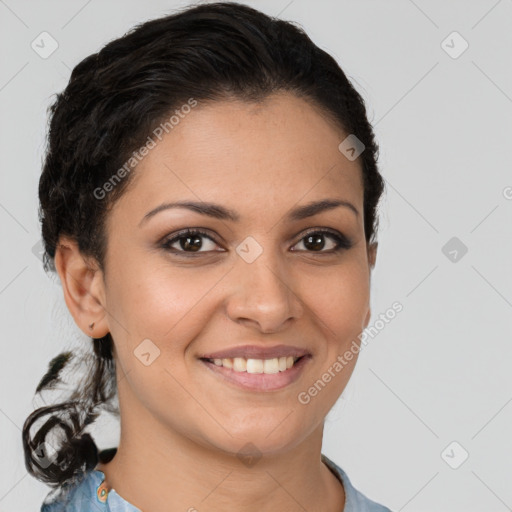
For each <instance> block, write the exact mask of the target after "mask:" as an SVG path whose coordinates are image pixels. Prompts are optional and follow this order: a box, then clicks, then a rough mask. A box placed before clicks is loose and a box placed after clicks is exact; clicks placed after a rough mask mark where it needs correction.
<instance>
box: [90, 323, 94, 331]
mask: <svg viewBox="0 0 512 512" xmlns="http://www.w3.org/2000/svg"><path fill="white" fill-rule="evenodd" d="M89 329H90V330H91V331H92V330H93V329H94V322H93V323H92V324H90V325H89Z"/></svg>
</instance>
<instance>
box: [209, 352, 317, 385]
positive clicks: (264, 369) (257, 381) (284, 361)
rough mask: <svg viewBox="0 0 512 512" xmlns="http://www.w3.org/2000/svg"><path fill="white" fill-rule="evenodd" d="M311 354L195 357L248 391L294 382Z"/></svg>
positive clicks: (225, 378) (224, 379)
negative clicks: (261, 356)
mask: <svg viewBox="0 0 512 512" xmlns="http://www.w3.org/2000/svg"><path fill="white" fill-rule="evenodd" d="M311 358H312V356H311V355H310V354H306V355H303V356H281V357H274V358H271V359H250V358H249V359H246V358H244V357H234V358H222V359H220V358H219V359H217V358H207V357H201V358H200V359H199V360H200V361H201V362H202V363H203V364H204V365H205V366H206V368H208V369H209V370H210V371H211V372H213V374H214V375H216V376H217V377H218V378H221V379H222V380H223V381H224V382H227V383H229V384H231V385H235V386H236V387H238V388H242V389H246V390H251V391H277V390H279V389H283V388H285V387H286V386H288V385H290V384H291V383H293V382H294V381H296V380H297V379H298V378H299V376H300V375H301V373H302V372H303V371H304V367H305V366H306V365H307V364H308V362H309V361H310V360H311Z"/></svg>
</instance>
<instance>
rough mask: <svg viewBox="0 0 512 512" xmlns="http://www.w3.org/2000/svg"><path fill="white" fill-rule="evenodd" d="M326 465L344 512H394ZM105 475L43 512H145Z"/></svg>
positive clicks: (49, 502) (89, 476)
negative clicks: (338, 485) (107, 484)
mask: <svg viewBox="0 0 512 512" xmlns="http://www.w3.org/2000/svg"><path fill="white" fill-rule="evenodd" d="M322 461H323V462H324V463H325V464H326V465H327V467H328V468H329V469H330V470H331V471H332V472H333V473H334V474H335V475H336V477H337V478H338V479H339V480H341V482H342V483H343V487H344V489H345V506H344V507H343V510H340V512H391V510H390V509H389V508H387V507H385V506H383V505H379V504H378V503H376V502H375V501H372V500H370V499H369V498H367V497H366V496H364V495H363V494H362V493H360V492H359V491H358V490H357V489H355V488H354V486H353V485H352V484H351V482H350V480H349V478H348V476H347V474H346V473H345V471H343V469H341V468H340V467H339V466H338V465H336V464H335V463H334V462H332V461H331V460H330V459H328V458H327V457H326V456H325V455H324V454H322ZM104 479H105V475H104V474H103V472H101V471H99V470H97V469H95V470H92V471H89V472H87V473H86V474H85V475H84V476H83V477H82V478H81V479H80V480H79V481H78V482H76V483H75V484H73V485H70V486H68V487H67V488H66V489H63V490H65V491H68V492H65V493H64V494H62V495H61V493H59V492H58V491H59V489H57V490H55V491H52V492H50V493H49V494H48V495H47V497H46V499H45V500H44V502H43V504H42V506H41V512H142V511H141V510H140V509H138V508H137V507H135V506H134V505H132V504H131V503H128V502H127V501H126V500H125V499H123V498H122V497H121V496H120V495H119V494H117V492H116V491H115V489H111V490H110V491H108V492H107V490H106V489H105V488H104V486H102V483H103V481H104Z"/></svg>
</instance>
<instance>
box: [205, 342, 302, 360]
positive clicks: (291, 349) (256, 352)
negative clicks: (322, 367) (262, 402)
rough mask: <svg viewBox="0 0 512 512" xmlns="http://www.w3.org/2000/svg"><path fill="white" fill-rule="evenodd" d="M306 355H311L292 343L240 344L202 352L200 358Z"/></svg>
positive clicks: (270, 357) (258, 357) (256, 357)
mask: <svg viewBox="0 0 512 512" xmlns="http://www.w3.org/2000/svg"><path fill="white" fill-rule="evenodd" d="M306 355H311V354H310V352H309V351H308V350H306V349H304V348H300V347H295V346H293V345H274V346H272V347H262V346H260V345H240V346H238V347H231V348H226V349H224V350H219V351H218V352H210V353H208V354H204V355H202V356H200V359H228V358H233V357H243V358H245V359H273V358H275V357H285V356H293V357H302V356H306Z"/></svg>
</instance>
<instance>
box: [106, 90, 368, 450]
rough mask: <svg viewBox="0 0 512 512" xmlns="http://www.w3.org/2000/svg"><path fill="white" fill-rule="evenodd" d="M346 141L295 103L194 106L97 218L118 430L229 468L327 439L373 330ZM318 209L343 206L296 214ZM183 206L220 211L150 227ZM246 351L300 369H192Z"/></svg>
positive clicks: (190, 213)
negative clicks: (218, 457)
mask: <svg viewBox="0 0 512 512" xmlns="http://www.w3.org/2000/svg"><path fill="white" fill-rule="evenodd" d="M346 136H347V134H344V133H343V132H342V131H341V130H340V129H339V128H338V127H336V126H335V125H333V124H331V123H330V122H329V121H328V120H327V119H326V118H325V116H323V115H322V114H321V113H320V112H319V111H318V110H316V109H315V108H314V107H313V106H311V105H310V104H308V103H306V102H305V101H304V100H303V99H299V98H297V97H295V96H293V95H291V94H283V93H280V94H275V95H273V96H270V97H268V98H267V99H266V100H265V101H264V102H262V103H260V104H251V103H245V102H241V101H231V102H228V101H226V102H224V101H223V102H216V103H210V104H206V105H202V104H201V103H199V104H198V106H197V107H195V108H194V109H192V110H191V112H190V113H189V114H187V116H186V117H184V118H183V119H181V120H180V123H179V124H178V125H177V126H175V127H174V128H173V130H172V131H170V132H169V133H168V134H167V135H166V136H165V137H164V138H163V139H162V141H160V142H158V144H157V145H156V147H154V148H153V149H151V151H150V152H149V154H148V155H147V156H146V157H145V158H144V159H143V160H142V161H141V162H140V164H139V165H138V167H137V169H136V170H135V171H133V172H134V173H135V174H134V176H133V178H134V181H133V182H132V183H131V185H130V187H129V188H128V189H127V191H126V193H125V194H124V195H123V196H122V197H121V199H120V200H119V201H118V202H117V203H116V204H115V206H114V208H113V210H112V211H111V213H110V215H109V217H108V222H107V234H108V249H107V256H106V262H105V275H104V276H103V279H104V290H103V292H102V294H103V297H104V301H105V309H106V311H107V315H106V318H105V321H106V322H107V324H108V329H109V330H110V332H111V333H112V336H113V339H114V343H115V357H116V361H117V365H118V372H120V373H119V374H118V378H119V375H121V374H122V375H123V377H122V378H121V380H120V383H119V398H120V403H121V408H122V415H123V417H129V416H130V415H138V417H140V418H142V417H144V418H146V421H148V418H150V419H151V421H155V422H156V423H158V424H159V425H164V426H165V428H166V429H168V430H169V431H172V432H175V433H178V434H180V435H183V436H186V437H188V438H190V439H193V440H194V441H195V442H198V443H201V444H202V445H204V446H208V447H210V448H216V449H220V450H223V451H227V452H231V453H236V452H238V450H239V449H240V448H241V447H243V446H244V445H245V444H246V443H248V442H252V443H253V444H254V445H255V446H256V447H257V448H258V450H260V451H261V452H262V453H277V452H279V451H280V450H285V449H289V448H291V447H293V446H294V445H296V444H298V443H300V442H301V441H303V440H304V439H306V437H307V436H308V435H310V434H311V433H312V432H313V431H315V429H318V428H319V427H320V426H321V425H322V423H323V420H324V418H325V416H326V414H327V413H328V412H329V410H330V409H331V407H332V406H333V405H334V403H335V402H336V400H337V398H338V397H339V395H340V394H341V392H342V391H343V389H344V388H345V386H346V384H347V382H348V380H349V378H350V375H351V373H352V371H353V369H354V365H355V363H356V359H357V357H356V356H354V358H353V359H352V360H351V361H346V364H344V366H343V368H342V369H341V370H340V371H333V370H332V368H333V365H335V362H336V361H337V360H338V356H340V355H343V354H344V353H345V351H346V350H348V349H349V348H350V347H351V346H352V343H353V341H354V340H355V341H356V342H357V343H359V339H358V335H359V334H360V333H361V331H362V330H363V329H364V327H365V326H366V325H367V323H368V321H369V318H370V309H369V280H370V270H371V264H372V257H374V253H372V252H369V251H368V247H367V244H366V241H365V236H364V235H365V234H364V227H363V185H362V177H361V169H360V163H359V162H358V161H350V160H348V159H347V158H346V157H345V156H344V155H343V154H342V153H341V152H340V151H339V150H338V145H339V144H340V142H341V141H342V140H343V139H344V138H345V137H346ZM326 200H329V201H340V202H344V203H346V204H345V205H343V204H342V205H338V206H333V207H331V208H325V209H322V208H319V209H317V210H316V211H315V212H313V211H312V210H309V212H308V211H304V210H300V209H301V208H303V207H304V206H306V205H310V204H312V203H317V202H320V201H326ZM178 201H180V202H184V201H186V202H197V203H199V204H200V205H201V206H203V207H204V206H205V203H208V204H210V203H211V204H215V205H216V206H217V207H216V208H213V209H210V210H209V211H210V213H211V214H212V215H207V214H205V213H201V212H199V211H198V209H197V208H196V209H188V208H185V207H173V208H167V209H161V210H160V211H159V212H156V213H153V214H151V215H149V216H148V213H149V212H151V211H152V210H154V209H155V208H157V207H159V206H160V205H162V204H164V203H174V202H178ZM348 203H350V205H351V206H347V204H348ZM224 210H227V211H228V212H229V213H231V214H232V216H233V218H229V216H227V215H221V212H224ZM294 211H295V212H297V211H302V215H295V216H292V212H294ZM308 213H309V214H311V213H313V215H309V216H308V215H307V214H308ZM187 228H188V229H193V230H198V231H200V232H201V233H200V234H197V233H196V234H188V235H187V234H186V233H185V234H183V233H182V232H183V230H185V229H187ZM372 255H373V256H372ZM144 340H145V341H144ZM141 343H142V345H141ZM245 345H254V346H256V348H263V349H268V348H271V347H274V346H276V345H284V346H287V347H289V346H293V347H296V348H297V349H298V350H301V351H302V352H306V353H307V356H306V357H304V358H303V359H302V360H299V361H297V363H295V366H294V367H292V368H291V369H289V370H286V371H279V372H277V373H273V374H261V373H258V374H252V373H247V372H236V373H237V374H238V375H237V376H235V377H233V373H234V372H235V370H233V369H231V368H229V367H224V366H222V367H220V366H217V364H215V362H207V361H204V360H203V359H201V358H202V357H204V356H207V355H212V354H214V353H217V352H221V351H226V350H228V349H232V348H237V347H242V346H245ZM282 353H283V354H284V353H285V352H282ZM248 354H249V355H254V353H248ZM264 355H265V354H264ZM273 355H275V354H273ZM254 358H255V359H274V357H254ZM216 359H219V357H217V358H216ZM220 359H228V358H227V357H224V358H222V357H221V358H220ZM217 363H218V361H217ZM238 363H240V362H238ZM238 363H237V364H238ZM278 363H279V359H278ZM240 364H243V363H240ZM250 364H251V365H252V364H254V368H256V369H258V367H259V364H260V363H259V362H255V363H250ZM263 364H264V365H266V368H267V370H269V371H275V362H273V363H263ZM226 365H227V366H229V362H228V363H226ZM251 368H252V366H251ZM272 368H274V370H272ZM329 369H331V372H330V373H331V376H332V375H334V376H332V377H331V379H330V381H329V382H328V383H326V384H325V386H323V387H322V388H321V390H320V391H318V390H317V392H316V393H314V394H313V395H314V396H312V395H311V393H308V390H309V389H310V388H311V387H312V386H313V385H314V383H315V382H317V381H318V379H320V378H321V377H322V375H323V374H324V373H325V372H329ZM304 392H305V393H306V394H307V395H308V396H309V397H310V400H309V401H308V403H304V402H305V401H306V400H305V398H304V397H305V394H304ZM301 393H302V395H301ZM299 395H300V396H302V397H303V399H302V401H301V400H299ZM132 420H133V421H136V419H135V418H134V417H132Z"/></svg>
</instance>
